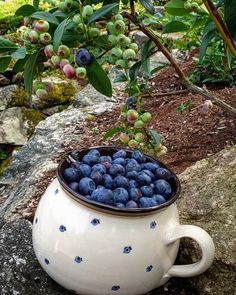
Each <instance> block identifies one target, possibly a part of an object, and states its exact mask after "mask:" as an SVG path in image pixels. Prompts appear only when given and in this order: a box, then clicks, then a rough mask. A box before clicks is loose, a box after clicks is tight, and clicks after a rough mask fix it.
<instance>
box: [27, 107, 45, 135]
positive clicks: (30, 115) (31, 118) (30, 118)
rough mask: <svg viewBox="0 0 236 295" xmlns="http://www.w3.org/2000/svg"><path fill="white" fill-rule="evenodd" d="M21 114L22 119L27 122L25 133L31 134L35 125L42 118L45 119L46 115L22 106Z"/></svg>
mask: <svg viewBox="0 0 236 295" xmlns="http://www.w3.org/2000/svg"><path fill="white" fill-rule="evenodd" d="M22 116H23V119H24V121H26V122H27V124H28V127H29V128H28V130H27V135H28V136H31V135H32V134H33V132H34V129H35V126H36V125H38V123H39V122H40V121H42V120H45V119H46V118H47V116H45V115H44V114H42V113H40V112H38V111H36V110H34V109H27V108H22Z"/></svg>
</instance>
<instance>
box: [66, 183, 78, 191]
mask: <svg viewBox="0 0 236 295" xmlns="http://www.w3.org/2000/svg"><path fill="white" fill-rule="evenodd" d="M68 186H69V188H71V189H72V190H73V191H76V192H78V191H79V183H78V182H71V183H70V184H68Z"/></svg>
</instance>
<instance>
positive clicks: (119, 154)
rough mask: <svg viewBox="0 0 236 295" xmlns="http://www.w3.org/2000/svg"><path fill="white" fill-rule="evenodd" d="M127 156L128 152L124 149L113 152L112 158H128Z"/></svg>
mask: <svg viewBox="0 0 236 295" xmlns="http://www.w3.org/2000/svg"><path fill="white" fill-rule="evenodd" d="M126 157H127V152H126V151H124V150H119V151H117V152H116V153H114V154H113V156H112V159H113V160H115V159H117V158H126Z"/></svg>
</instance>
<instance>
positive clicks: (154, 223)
mask: <svg viewBox="0 0 236 295" xmlns="http://www.w3.org/2000/svg"><path fill="white" fill-rule="evenodd" d="M156 226H157V223H156V221H152V222H151V223H150V228H152V229H153V228H155V227H156Z"/></svg>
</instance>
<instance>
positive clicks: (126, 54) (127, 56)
mask: <svg viewBox="0 0 236 295" xmlns="http://www.w3.org/2000/svg"><path fill="white" fill-rule="evenodd" d="M135 57H136V53H135V51H134V50H133V49H126V50H125V51H124V52H123V59H126V60H131V59H134V58H135Z"/></svg>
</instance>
